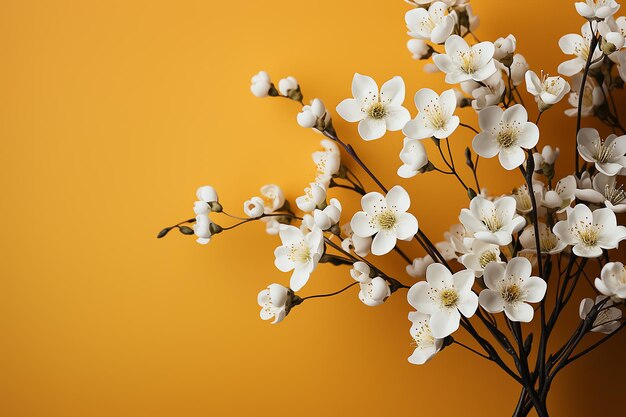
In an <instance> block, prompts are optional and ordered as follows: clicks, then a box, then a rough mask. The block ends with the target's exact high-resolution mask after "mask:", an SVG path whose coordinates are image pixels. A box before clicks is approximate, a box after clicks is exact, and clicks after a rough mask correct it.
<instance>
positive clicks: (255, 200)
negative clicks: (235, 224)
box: [243, 197, 264, 218]
mask: <svg viewBox="0 0 626 417" xmlns="http://www.w3.org/2000/svg"><path fill="white" fill-rule="evenodd" d="M243 212H244V213H246V216H248V217H252V218H254V217H260V216H261V215H262V214H263V212H264V204H263V199H262V198H261V197H252V198H251V199H250V200H246V202H245V203H243Z"/></svg>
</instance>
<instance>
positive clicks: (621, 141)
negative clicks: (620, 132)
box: [577, 127, 626, 177]
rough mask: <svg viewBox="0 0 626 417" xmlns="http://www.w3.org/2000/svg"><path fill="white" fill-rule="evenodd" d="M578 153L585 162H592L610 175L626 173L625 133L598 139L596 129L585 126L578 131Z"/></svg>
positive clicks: (598, 168)
mask: <svg viewBox="0 0 626 417" xmlns="http://www.w3.org/2000/svg"><path fill="white" fill-rule="evenodd" d="M577 142H578V153H579V154H580V156H581V158H582V159H584V160H585V161H587V162H593V163H595V165H596V169H597V170H598V171H600V172H601V173H603V174H604V175H608V176H609V177H612V176H614V175H618V174H620V175H621V174H622V173H626V156H624V154H626V135H624V136H619V137H617V136H616V135H609V136H608V137H607V138H606V139H605V140H602V139H600V134H599V133H598V131H597V130H596V129H593V128H590V127H585V128H582V129H580V130H579V131H578V140H577Z"/></svg>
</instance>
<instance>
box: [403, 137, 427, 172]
mask: <svg viewBox="0 0 626 417" xmlns="http://www.w3.org/2000/svg"><path fill="white" fill-rule="evenodd" d="M400 160H401V161H402V166H401V167H400V168H398V176H400V177H402V178H411V177H414V176H416V175H417V174H419V173H420V172H422V170H423V169H424V168H425V167H426V166H427V165H428V155H427V154H426V148H425V147H424V144H422V142H421V141H420V140H419V139H411V138H404V146H403V147H402V151H400Z"/></svg>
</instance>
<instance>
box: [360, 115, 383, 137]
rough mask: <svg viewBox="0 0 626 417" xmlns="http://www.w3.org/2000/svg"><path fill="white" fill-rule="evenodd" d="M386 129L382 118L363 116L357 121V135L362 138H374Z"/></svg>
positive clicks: (381, 134) (380, 135)
mask: <svg viewBox="0 0 626 417" xmlns="http://www.w3.org/2000/svg"><path fill="white" fill-rule="evenodd" d="M386 131H387V125H386V124H385V120H384V119H372V118H369V117H368V118H365V119H363V120H361V121H360V122H359V135H360V136H361V138H363V140H375V139H380V138H382V137H383V135H384V134H385V132H386Z"/></svg>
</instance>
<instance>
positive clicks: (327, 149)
mask: <svg viewBox="0 0 626 417" xmlns="http://www.w3.org/2000/svg"><path fill="white" fill-rule="evenodd" d="M321 144H322V148H324V150H322V151H315V152H313V162H314V163H315V182H316V183H318V184H321V185H323V186H324V188H328V185H329V184H330V180H331V178H332V177H333V175H335V174H336V173H337V172H339V168H340V167H341V155H340V153H339V148H337V145H336V144H335V142H333V141H332V140H329V139H322V141H321Z"/></svg>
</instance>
